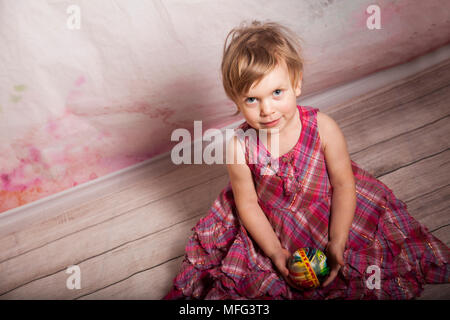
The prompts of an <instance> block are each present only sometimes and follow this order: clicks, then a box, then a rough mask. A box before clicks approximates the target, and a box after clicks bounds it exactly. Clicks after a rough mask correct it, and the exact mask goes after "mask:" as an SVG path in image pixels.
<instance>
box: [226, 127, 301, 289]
mask: <svg viewBox="0 0 450 320" xmlns="http://www.w3.org/2000/svg"><path fill="white" fill-rule="evenodd" d="M228 155H231V156H230V157H228ZM230 159H231V160H230ZM238 160H239V161H238ZM227 170H228V174H229V176H230V182H231V187H232V190H233V195H234V200H235V203H236V207H237V210H238V215H239V218H240V219H241V221H242V224H243V226H244V227H245V229H246V230H247V231H248V232H249V233H250V235H251V237H252V238H253V240H254V241H255V242H256V243H257V244H258V246H259V247H260V248H261V249H262V250H263V251H264V253H265V254H266V256H268V257H269V258H270V259H271V260H272V262H273V264H274V265H275V266H276V268H277V269H278V271H280V273H281V275H282V276H283V278H284V279H285V280H286V281H287V282H288V283H289V284H290V285H291V286H295V285H294V284H292V282H291V281H290V280H289V278H288V275H289V270H288V268H287V262H288V259H289V257H290V255H291V254H290V252H289V251H288V250H287V249H286V248H283V247H282V246H281V243H280V240H279V239H278V237H277V235H276V234H275V231H273V228H272V225H271V224H270V222H269V220H268V219H267V217H266V215H265V214H264V212H263V211H262V209H261V207H260V206H259V204H258V196H257V194H256V190H255V186H254V184H253V178H252V173H251V171H250V168H249V167H248V166H247V164H246V163H245V157H244V153H243V150H242V146H241V144H240V142H239V141H238V140H237V138H236V137H235V136H234V137H233V138H232V139H230V142H229V143H228V145H227Z"/></svg>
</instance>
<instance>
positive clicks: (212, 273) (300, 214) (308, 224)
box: [165, 106, 450, 299]
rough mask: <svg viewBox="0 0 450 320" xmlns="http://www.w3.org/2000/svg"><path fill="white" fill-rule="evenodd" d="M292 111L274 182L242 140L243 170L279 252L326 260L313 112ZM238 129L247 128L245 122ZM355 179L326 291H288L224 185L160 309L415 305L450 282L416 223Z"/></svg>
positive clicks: (449, 272) (374, 187) (256, 148)
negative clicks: (170, 305)
mask: <svg viewBox="0 0 450 320" xmlns="http://www.w3.org/2000/svg"><path fill="white" fill-rule="evenodd" d="M298 109H299V111H300V118H301V121H302V126H303V127H302V132H301V135H300V138H299V140H298V142H297V144H296V145H295V147H294V148H293V149H292V150H291V151H289V152H288V153H286V154H285V155H283V156H281V157H280V158H279V159H278V160H279V162H278V168H277V170H276V173H275V174H267V172H266V170H270V169H271V167H270V165H269V164H268V163H267V161H266V163H265V162H264V161H257V162H256V163H254V162H255V161H249V159H270V153H269V152H268V151H267V149H266V148H265V147H264V145H262V143H260V142H259V140H258V139H249V138H245V145H246V148H245V150H246V161H247V164H248V166H249V167H250V169H251V171H252V175H253V179H254V182H255V188H256V191H257V194H258V203H259V205H260V206H261V209H262V210H263V211H264V213H265V214H266V216H267V218H268V220H269V221H270V223H271V225H272V227H273V229H274V231H275V233H276V234H277V236H278V238H279V239H280V242H281V244H282V245H283V246H284V247H285V248H286V249H288V250H289V251H290V252H294V251H295V250H296V249H298V248H301V247H313V248H318V249H320V250H322V251H324V249H325V246H326V244H327V240H328V222H329V218H330V207H331V197H332V186H331V184H330V180H329V177H328V174H327V168H326V164H325V159H324V154H323V151H322V150H321V148H320V140H319V135H318V129H317V117H316V116H317V111H318V109H317V108H312V107H308V106H298ZM239 128H241V129H243V130H244V131H245V130H247V129H249V128H250V127H249V125H248V124H247V123H246V122H244V123H243V124H241V125H240V126H239ZM251 157H256V158H251ZM352 169H353V173H354V176H355V181H356V193H357V200H356V201H357V206H356V211H355V216H354V219H353V223H352V226H351V230H350V233H349V237H348V241H347V246H346V249H345V252H344V261H345V266H344V267H342V268H341V270H340V271H339V274H338V276H337V277H336V279H335V280H334V281H333V282H332V283H331V284H330V285H328V286H327V287H325V288H318V289H312V290H305V291H298V290H296V289H293V288H291V287H290V286H288V284H287V283H286V282H285V281H284V279H283V278H282V276H281V275H279V273H278V272H277V270H276V268H275V266H274V265H273V264H272V262H271V260H270V259H269V258H268V257H266V256H265V255H264V253H263V251H262V250H261V249H260V248H259V247H258V245H257V244H256V243H255V242H254V241H253V240H252V238H251V237H250V236H249V234H248V233H247V231H246V230H245V228H244V227H243V226H242V225H241V223H240V220H239V217H238V214H237V209H236V205H235V202H234V197H233V193H232V189H231V184H230V183H228V185H227V186H226V187H225V188H224V189H223V190H222V192H221V193H220V194H219V196H218V197H217V199H216V200H215V201H214V203H213V205H212V207H211V209H210V210H209V212H208V213H207V215H206V216H205V217H204V218H202V219H200V221H199V222H198V223H197V225H196V226H195V227H194V228H193V231H194V233H193V234H192V236H191V237H190V238H189V241H188V244H187V246H186V254H185V258H184V260H183V263H182V266H181V269H180V271H179V273H178V275H177V276H176V278H175V279H174V282H173V287H172V289H171V290H170V292H169V293H168V294H167V295H166V296H165V299H186V298H187V299H335V298H338V299H411V298H414V297H416V296H418V295H420V293H421V291H422V289H423V288H422V286H423V284H424V283H444V282H450V268H449V264H448V261H449V253H450V252H449V249H448V248H447V246H446V245H444V244H443V243H442V242H441V241H440V240H439V239H437V238H435V237H434V236H433V235H432V234H431V233H430V232H429V231H428V230H427V228H426V227H424V226H423V225H421V224H420V223H419V222H417V221H416V220H415V219H414V218H412V217H411V216H410V215H409V213H408V212H407V207H406V204H405V203H404V202H402V201H401V200H399V199H397V198H396V197H395V195H394V194H393V192H392V191H391V190H390V189H389V188H388V187H387V186H386V185H385V184H383V183H382V182H381V181H379V180H377V179H376V178H375V177H373V176H372V175H370V174H369V173H368V172H366V171H364V170H363V169H361V168H359V167H358V165H357V164H356V163H355V162H353V161H352ZM263 173H266V174H263ZM370 266H376V267H378V268H379V270H380V278H381V279H380V289H377V288H374V287H373V286H368V285H367V280H368V278H369V277H370V276H371V275H372V274H373V269H372V271H371V269H370V268H369V267H370ZM368 268H369V269H368ZM371 288H372V289H371Z"/></svg>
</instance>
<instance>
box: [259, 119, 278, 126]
mask: <svg viewBox="0 0 450 320" xmlns="http://www.w3.org/2000/svg"><path fill="white" fill-rule="evenodd" d="M278 121H280V119H277V120H274V121H271V122H266V123H262V125H263V126H266V127H273V126H275V125H276V124H277V123H278Z"/></svg>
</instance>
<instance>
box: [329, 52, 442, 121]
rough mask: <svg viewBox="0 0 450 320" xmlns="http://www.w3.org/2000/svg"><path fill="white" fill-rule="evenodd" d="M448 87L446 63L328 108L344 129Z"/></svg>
mask: <svg viewBox="0 0 450 320" xmlns="http://www.w3.org/2000/svg"><path fill="white" fill-rule="evenodd" d="M449 84H450V59H448V60H445V61H443V62H441V63H439V64H437V65H435V66H433V67H431V68H428V69H426V70H424V71H422V72H419V73H417V74H415V75H412V76H410V77H407V78H404V79H401V80H399V81H396V82H393V83H389V84H387V85H386V86H385V87H381V88H380V89H378V90H374V91H371V92H369V93H367V94H365V95H362V96H357V97H355V98H353V99H351V100H348V101H346V102H344V103H341V104H339V105H336V106H333V107H332V108H330V115H332V116H333V118H335V119H339V121H340V122H339V124H340V125H342V126H343V127H346V126H347V125H348V124H351V123H355V122H359V121H360V120H362V119H364V118H365V117H367V116H370V115H371V114H378V113H382V112H384V111H389V110H393V109H394V108H395V107H396V106H398V105H400V104H405V103H409V102H410V101H414V100H417V99H418V98H421V97H426V96H428V95H429V94H430V93H433V92H434V91H436V90H440V89H441V88H443V87H446V86H448V85H449ZM374 98H375V99H374Z"/></svg>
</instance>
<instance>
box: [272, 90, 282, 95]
mask: <svg viewBox="0 0 450 320" xmlns="http://www.w3.org/2000/svg"><path fill="white" fill-rule="evenodd" d="M281 93H282V91H281V90H280V89H277V90H275V91H274V92H273V94H274V95H275V96H277V97H278V96H281Z"/></svg>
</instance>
